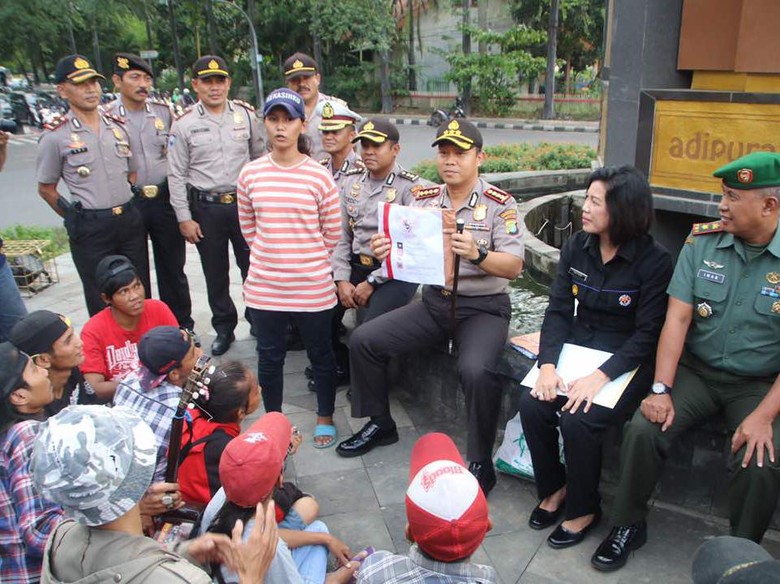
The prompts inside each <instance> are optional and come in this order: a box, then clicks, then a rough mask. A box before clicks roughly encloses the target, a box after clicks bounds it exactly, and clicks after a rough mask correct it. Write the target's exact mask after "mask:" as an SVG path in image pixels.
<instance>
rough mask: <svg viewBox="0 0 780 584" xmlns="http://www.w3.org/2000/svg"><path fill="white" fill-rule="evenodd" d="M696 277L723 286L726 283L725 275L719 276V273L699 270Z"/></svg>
mask: <svg viewBox="0 0 780 584" xmlns="http://www.w3.org/2000/svg"><path fill="white" fill-rule="evenodd" d="M696 277H697V278H701V279H702V280H707V281H708V282H715V283H716V284H723V283H724V282H725V281H726V276H725V275H724V274H718V273H717V272H710V271H709V270H699V271H698V272H696Z"/></svg>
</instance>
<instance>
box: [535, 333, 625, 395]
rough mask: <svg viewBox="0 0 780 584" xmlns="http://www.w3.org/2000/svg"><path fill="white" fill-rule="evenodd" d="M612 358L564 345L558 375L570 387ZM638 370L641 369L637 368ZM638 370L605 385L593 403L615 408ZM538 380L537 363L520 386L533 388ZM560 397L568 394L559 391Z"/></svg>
mask: <svg viewBox="0 0 780 584" xmlns="http://www.w3.org/2000/svg"><path fill="white" fill-rule="evenodd" d="M611 356H612V353H609V352H607V351H598V350H596V349H589V348H587V347H581V346H580V345H573V344H571V343H564V345H563V349H561V354H560V356H559V357H558V365H556V371H557V373H558V375H560V376H561V379H563V380H564V381H565V382H566V384H567V385H568V384H570V383H572V382H573V381H574V380H576V379H579V378H580V377H585V376H586V375H590V374H591V373H593V372H594V371H595V370H596V369H598V368H599V367H600V366H601V365H602V364H603V363H604V362H605V361H606V360H607V359H609V358H610V357H611ZM637 369H639V368H638V367H637ZM637 369H633V370H632V371H628V372H627V373H624V374H623V375H621V376H619V377H616V378H615V379H613V380H612V381H610V382H609V383H607V384H606V385H604V387H602V388H601V389H600V390H599V392H598V393H597V394H596V397H594V398H593V403H594V404H596V405H599V406H604V407H605V408H610V409H612V408H614V407H615V405H616V404H617V403H618V401H619V400H620V396H622V395H623V392H624V391H625V389H626V387H628V384H629V382H630V381H631V380H632V379H633V378H634V375H635V374H636V372H637ZM538 378H539V364H538V363H537V364H536V365H534V366H533V367H532V368H531V370H530V371H529V372H528V374H527V375H526V376H525V377H524V378H523V380H522V381H521V382H520V385H524V386H526V387H530V388H533V386H534V384H535V383H536V380H537V379H538ZM558 395H566V394H565V393H564V392H562V391H561V390H560V389H559V390H558Z"/></svg>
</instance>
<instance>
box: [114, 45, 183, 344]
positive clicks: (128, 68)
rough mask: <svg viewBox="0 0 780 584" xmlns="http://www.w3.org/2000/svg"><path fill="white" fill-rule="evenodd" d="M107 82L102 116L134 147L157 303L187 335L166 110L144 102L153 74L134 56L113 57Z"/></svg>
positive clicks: (136, 189) (138, 196) (168, 111)
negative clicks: (118, 124)
mask: <svg viewBox="0 0 780 584" xmlns="http://www.w3.org/2000/svg"><path fill="white" fill-rule="evenodd" d="M112 81H113V82H114V85H115V86H116V87H117V88H118V89H119V99H116V100H114V101H112V102H111V103H109V104H108V105H107V106H106V108H105V111H107V112H108V113H110V114H111V115H113V116H115V117H117V118H120V119H121V120H123V121H124V122H125V128H126V129H127V132H128V133H129V134H130V141H131V143H132V144H133V154H134V156H135V158H136V160H137V164H138V175H137V180H136V184H135V186H134V187H133V192H134V193H135V196H136V199H135V202H136V205H137V206H138V208H139V209H140V210H141V214H142V215H143V218H144V226H145V227H146V232H147V233H148V234H149V236H150V238H151V240H152V249H153V250H154V267H155V272H156V273H157V289H158V291H159V293H160V300H162V301H163V302H165V304H167V305H168V307H169V308H170V309H171V311H172V312H173V314H174V315H175V316H176V320H177V321H179V325H181V326H183V327H184V328H186V329H189V330H192V329H193V328H194V322H193V320H192V301H191V300H190V287H189V283H188V282H187V276H186V275H185V273H184V263H185V260H186V255H185V244H184V237H182V235H181V233H179V223H178V221H176V215H175V213H174V212H173V208H172V207H171V202H170V198H169V196H168V179H167V176H166V175H167V172H168V162H167V153H168V133H169V131H170V129H171V122H172V116H171V109H170V108H169V107H168V105H167V104H165V103H164V102H162V101H157V100H156V99H153V98H150V97H149V90H150V88H151V87H152V81H153V79H152V68H151V67H150V66H149V64H148V63H147V62H146V61H144V60H143V59H141V57H139V56H137V55H133V54H130V53H117V54H116V55H114V75H113V77H112Z"/></svg>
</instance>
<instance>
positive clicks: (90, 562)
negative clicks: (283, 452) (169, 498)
mask: <svg viewBox="0 0 780 584" xmlns="http://www.w3.org/2000/svg"><path fill="white" fill-rule="evenodd" d="M156 452H157V444H156V441H155V438H154V434H153V433H152V431H151V429H150V428H149V426H147V425H146V424H145V423H144V421H143V420H141V418H139V417H138V416H137V415H136V414H135V413H133V412H132V410H130V409H128V408H125V407H121V406H119V407H114V408H106V407H103V406H70V407H68V408H65V409H64V410H62V411H61V412H60V413H59V414H57V415H56V416H54V417H52V418H49V419H48V420H47V421H46V422H45V423H44V424H43V425H42V426H41V430H40V433H39V437H38V440H37V441H36V443H35V448H34V450H33V453H32V459H31V461H30V472H31V473H32V475H33V478H34V481H35V485H36V487H37V488H38V490H39V491H40V492H41V493H44V494H45V497H46V498H47V499H49V500H51V501H53V502H55V503H57V504H59V505H61V506H62V507H63V508H64V509H65V510H66V512H67V513H68V514H69V515H70V516H71V517H73V518H75V520H76V521H72V520H67V521H63V522H61V523H60V524H59V525H58V526H57V527H56V528H55V529H54V530H53V532H52V534H51V537H50V538H49V541H48V543H47V544H46V551H45V554H44V560H43V571H42V574H41V582H42V583H44V584H49V583H52V584H53V583H55V582H57V583H61V582H77V581H81V580H84V579H85V578H88V580H89V581H91V582H132V583H134V584H142V583H146V582H148V583H149V584H171V583H179V582H182V583H184V582H186V583H193V584H210V583H211V578H210V577H209V576H208V575H207V574H206V573H205V572H204V571H203V570H202V569H200V568H199V567H197V566H196V565H193V563H200V564H202V565H208V564H209V563H211V562H215V563H223V562H226V563H229V565H231V566H234V567H236V568H238V569H239V573H240V581H241V582H242V583H243V584H248V583H252V584H261V583H262V582H263V576H264V574H265V571H266V570H267V567H268V563H270V558H271V557H272V555H271V554H270V553H269V552H270V550H272V549H275V547H276V539H277V534H276V525H275V523H274V520H273V514H274V509H273V505H269V506H268V507H267V508H266V510H265V515H263V509H262V508H260V507H258V509H257V515H256V521H257V523H258V524H260V523H262V524H263V534H262V537H261V536H260V533H259V531H260V530H259V529H258V530H256V531H255V532H254V533H253V536H254V539H253V540H252V542H251V544H250V545H246V546H244V545H241V544H240V543H239V542H238V539H235V540H234V541H233V542H231V540H230V538H228V537H227V536H225V535H215V534H208V535H205V536H202V537H199V538H197V539H193V540H190V541H185V542H182V543H179V544H177V545H176V549H175V552H176V553H172V552H171V551H168V550H165V549H163V548H162V547H161V546H160V544H158V543H157V542H155V541H153V540H151V539H147V538H145V537H143V532H142V530H141V513H140V510H139V506H138V503H139V501H140V500H141V498H142V497H143V495H144V493H145V492H146V489H147V487H148V486H149V483H150V482H151V480H152V474H153V472H154V467H155V459H156V456H155V455H156ZM177 554H180V555H177ZM263 560H265V561H263ZM191 562H192V563H191Z"/></svg>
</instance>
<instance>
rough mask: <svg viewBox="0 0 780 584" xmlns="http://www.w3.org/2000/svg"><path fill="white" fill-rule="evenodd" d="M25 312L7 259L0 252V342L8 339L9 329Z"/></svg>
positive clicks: (25, 309)
mask: <svg viewBox="0 0 780 584" xmlns="http://www.w3.org/2000/svg"><path fill="white" fill-rule="evenodd" d="M26 314H27V308H25V306H24V302H23V301H22V297H21V295H20V294H19V288H18V287H17V286H16V281H15V280H14V275H13V273H12V272H11V267H10V266H9V265H8V260H7V259H6V257H5V256H4V255H2V254H0V342H5V341H7V340H8V335H9V334H10V333H11V329H12V328H13V327H14V325H15V324H16V323H17V322H19V321H20V320H21V319H22V318H23V317H24V316H25V315H26Z"/></svg>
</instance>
